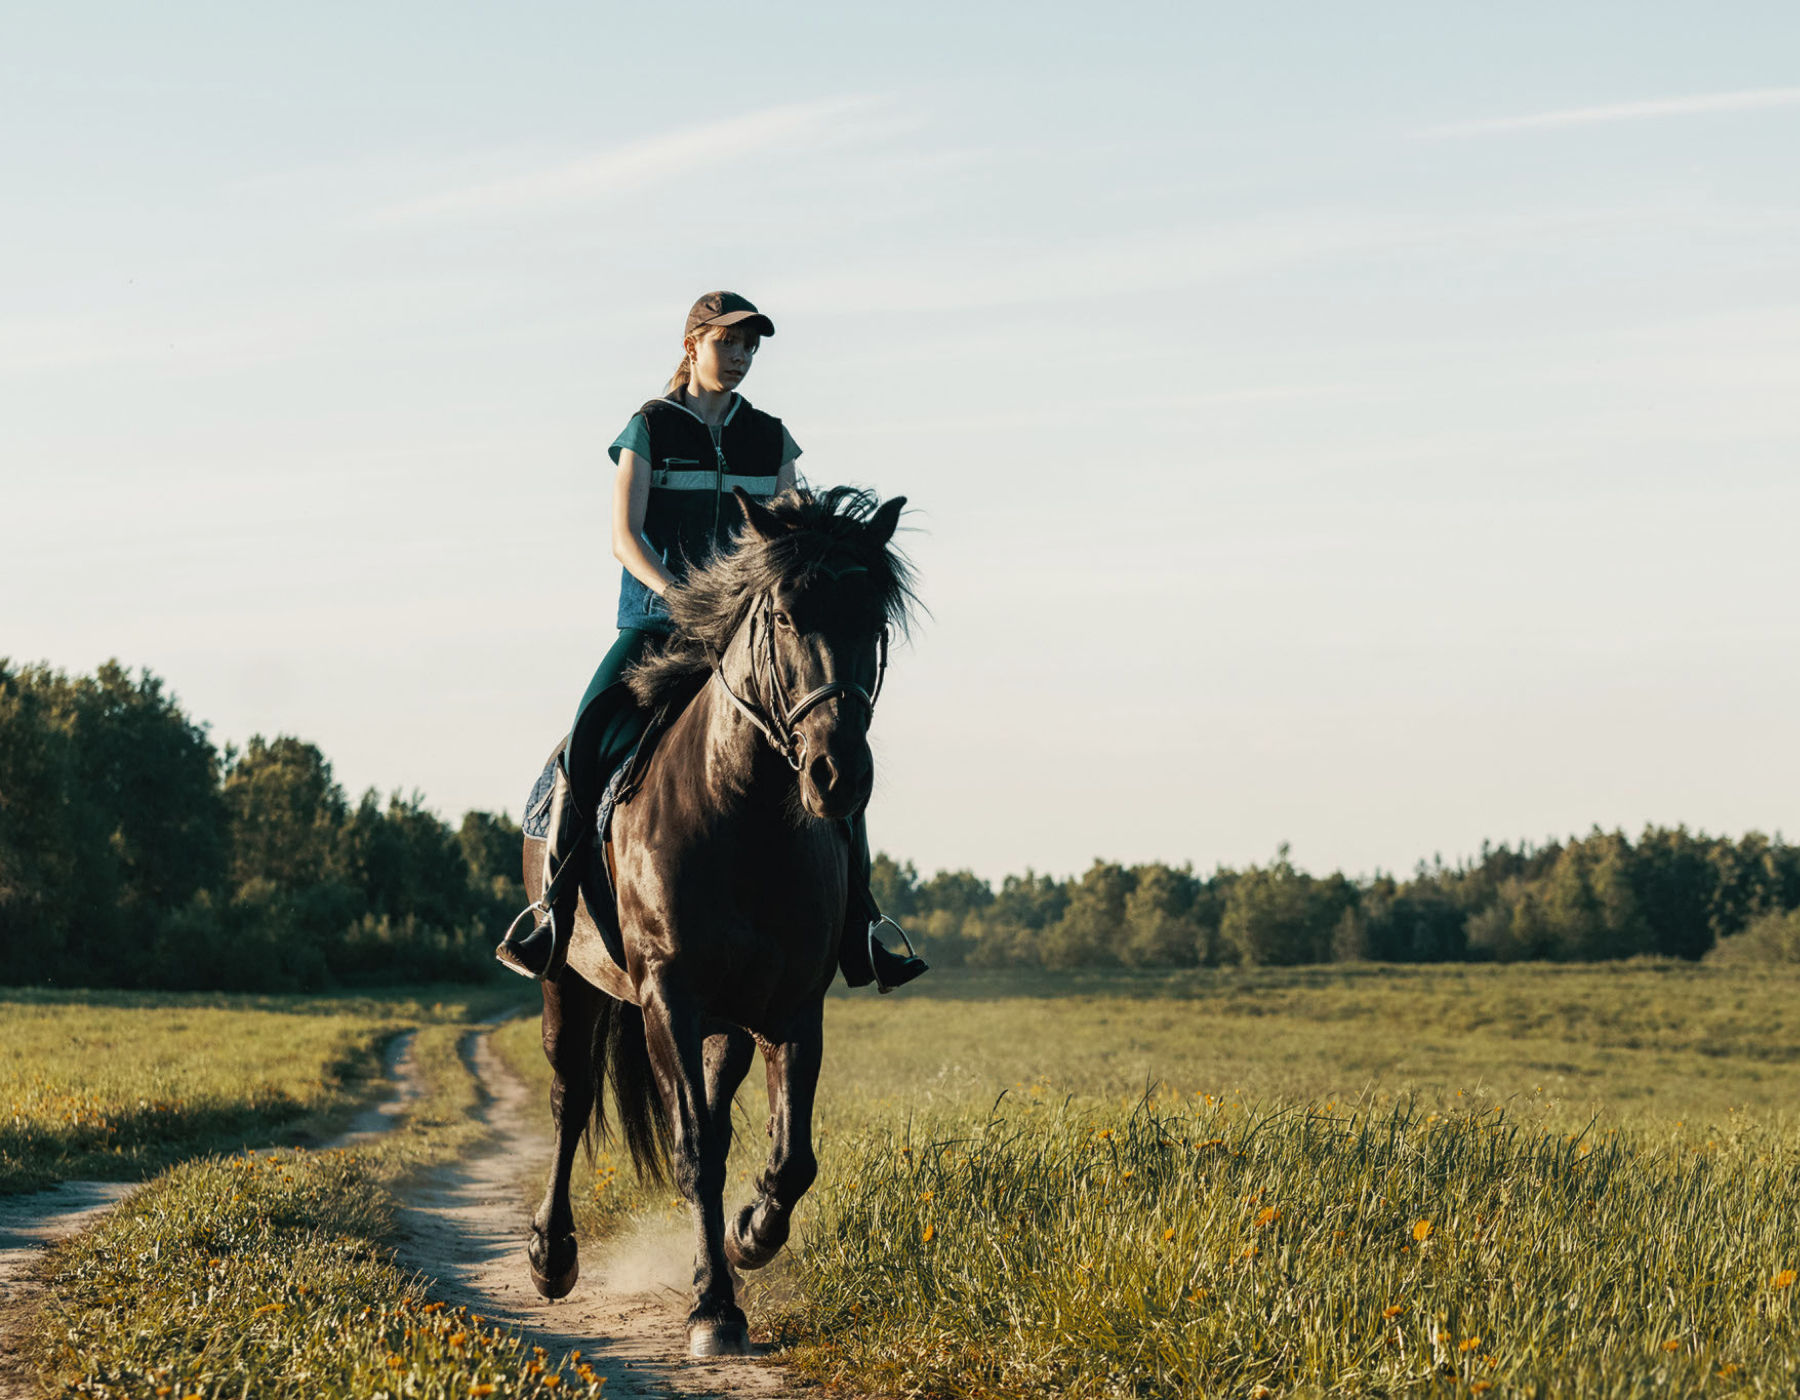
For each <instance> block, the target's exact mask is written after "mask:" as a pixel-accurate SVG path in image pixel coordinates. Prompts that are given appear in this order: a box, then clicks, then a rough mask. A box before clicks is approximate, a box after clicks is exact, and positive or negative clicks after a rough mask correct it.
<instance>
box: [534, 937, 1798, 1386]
mask: <svg viewBox="0 0 1800 1400" xmlns="http://www.w3.org/2000/svg"><path fill="white" fill-rule="evenodd" d="M1797 994H1800V979H1796V978H1794V977H1791V976H1786V977H1784V976H1771V975H1766V974H1764V975H1757V976H1743V975H1736V974H1730V973H1726V972H1720V971H1716V970H1714V969H1710V968H1692V967H1687V966H1682V965H1676V964H1667V963H1653V964H1636V965H1627V966H1606V967H1587V968H1582V967H1551V968H1533V967H1508V968H1444V969H1419V968H1408V969H1383V968H1352V969H1337V968H1332V969H1323V968H1308V969H1291V970H1280V971H1275V970H1271V971H1254V972H1233V971H1222V972H1202V973H1188V974H1174V975H1168V974H1157V975H1144V974H1130V973H1118V974H1111V975H1102V974H1095V973H1078V974H1073V975H1065V976H1061V977H1057V976H1051V975H1047V974H1037V975H1034V976H1031V977H1023V978H1021V977H1013V976H1006V975H993V974H985V975H964V976H950V977H942V976H940V974H936V973H934V974H933V976H932V977H931V978H928V979H926V981H925V982H924V983H920V984H917V985H916V987H914V988H909V989H908V992H907V993H906V994H904V995H903V996H900V997H895V998H884V999H881V1000H879V1001H878V1000H876V999H874V998H872V997H868V996H860V997H859V996H848V997H840V996H834V997H833V998H832V999H831V1000H830V1001H829V1002H828V1004H827V1016H826V1033H827V1042H826V1044H827V1051H826V1067H825V1075H824V1079H823V1082H822V1084H821V1093H820V1101H819V1109H818V1113H817V1115H816V1118H815V1126H816V1129H817V1134H818V1139H819V1155H820V1161H821V1167H822V1173H821V1177H820V1181H819V1184H818V1185H817V1186H816V1187H815V1188H814V1190H813V1192H812V1193H811V1194H810V1195H809V1196H808V1197H807V1199H806V1200H805V1202H803V1204H802V1206H801V1217H800V1218H801V1228H800V1230H799V1231H798V1233H797V1236H796V1246H795V1248H794V1249H793V1251H792V1253H791V1265H790V1269H789V1272H788V1275H787V1277H786V1278H785V1279H783V1280H782V1282H781V1284H780V1286H779V1288H777V1289H768V1290H764V1289H762V1288H761V1286H760V1285H759V1284H757V1283H756V1281H755V1276H752V1290H751V1292H750V1293H749V1294H748V1295H747V1299H746V1301H747V1304H748V1306H749V1308H750V1311H751V1317H752V1321H753V1323H760V1325H763V1326H765V1327H772V1328H773V1329H774V1330H775V1332H776V1334H777V1335H778V1337H779V1338H780V1340H781V1341H782V1342H783V1343H784V1344H785V1345H786V1346H787V1347H788V1348H789V1350H788V1353H787V1354H788V1356H789V1358H790V1359H791V1360H792V1361H794V1363H795V1364H797V1365H799V1366H801V1367H803V1368H805V1369H806V1370H807V1371H809V1372H811V1373H813V1374H815V1375H817V1376H819V1377H821V1378H829V1379H835V1380H840V1381H844V1382H847V1383H850V1384H853V1385H856V1386H862V1387H867V1388H869V1389H873V1390H880V1391H888V1392H896V1393H909V1394H910V1393H917V1394H932V1395H951V1396H957V1395H969V1396H990V1395H991V1396H999V1395H1009V1396H1026V1395H1041V1394H1062V1393H1066V1394H1070V1395H1075V1396H1088V1395H1092V1396H1100V1395H1106V1396H1112V1395H1121V1396H1127V1395H1128V1396H1138V1395H1143V1396H1163V1395H1169V1396H1174V1395H1183V1396H1185V1395H1243V1396H1253V1395H1256V1394H1257V1393H1258V1391H1259V1389H1262V1390H1264V1391H1265V1392H1266V1393H1268V1394H1282V1395H1287V1394H1330V1393H1337V1394H1346V1395H1363V1394H1412V1393H1419V1392H1420V1391H1422V1390H1423V1389H1426V1388H1429V1387H1433V1386H1436V1385H1439V1384H1445V1383H1448V1384H1453V1385H1457V1386H1462V1387H1464V1388H1465V1389H1469V1390H1474V1388H1476V1387H1481V1388H1484V1389H1491V1390H1493V1391H1494V1393H1496V1394H1499V1393H1524V1394H1533V1393H1542V1394H1546V1395H1568V1396H1582V1397H1588V1396H1594V1397H1602V1396H1604V1397H1611V1396H1615V1395H1671V1394H1696V1393H1703V1392H1706V1391H1709V1390H1718V1391H1720V1392H1721V1393H1727V1392H1730V1393H1735V1392H1739V1391H1742V1392H1743V1393H1779V1394H1791V1393H1792V1387H1793V1377H1794V1376H1795V1375H1796V1374H1797V1373H1800V1341H1797V1340H1796V1334H1795V1331H1794V1327H1793V1314H1792V1308H1793V1306H1794V1304H1793V1294H1794V1291H1795V1285H1794V1284H1793V1282H1792V1276H1791V1275H1788V1274H1787V1271H1788V1270H1790V1269H1796V1268H1800V1214H1797V1212H1800V1200H1797V1197H1800V1193H1797V1192H1796V1190H1795V1188H1794V1186H1793V1184H1792V1183H1793V1180H1794V1178H1795V1171H1796V1167H1800V1160H1797V1158H1800V1133H1797V1132H1796V1128H1795V1124H1794V1119H1793V1117H1792V1110H1793V1106H1794V1105H1795V1104H1796V1103H1800V1010H1797V1008H1800V995H1797ZM499 1046H500V1048H501V1050H502V1052H503V1053H504V1054H506V1055H507V1056H508V1058H509V1061H510V1062H511V1063H512V1064H513V1065H514V1066H515V1067H517V1068H519V1069H521V1070H522V1071H524V1072H526V1073H528V1074H532V1075H542V1074H543V1073H544V1072H545V1071H544V1069H543V1059H542V1054H541V1052H540V1051H539V1050H538V1048H537V1045H536V1027H535V1025H527V1024H523V1023H521V1024H517V1025H513V1026H509V1027H507V1028H506V1029H505V1030H504V1031H503V1032H501V1034H500V1037H499ZM762 1113H763V1109H762V1106H761V1094H760V1076H755V1075H753V1076H752V1078H751V1082H750V1087H749V1088H748V1089H747V1090H746V1097H745V1098H744V1099H741V1100H740V1102H739V1106H738V1110H737V1119H738V1124H739V1128H740V1132H739V1135H738V1143H737V1146H736V1149H735V1150H734V1154H733V1159H732V1186H731V1188H730V1190H731V1193H732V1195H733V1198H734V1199H740V1198H742V1197H743V1196H744V1195H745V1194H746V1193H747V1190H748V1182H749V1178H750V1176H751V1174H752V1173H753V1171H754V1170H755V1169H756V1168H757V1167H758V1166H759V1165H760V1157H761V1155H762V1153H763V1151H764V1150H765V1142H764V1140H763V1137H762V1134H761V1132H760V1126H761V1121H762ZM524 1165H525V1170H526V1171H527V1172H528V1173H529V1175H530V1177H531V1181H530V1183H529V1185H530V1186H535V1185H536V1184H537V1181H538V1180H539V1174H540V1173H541V1171H542V1169H543V1168H544V1167H546V1166H547V1165H548V1164H547V1162H530V1163H527V1164H524ZM527 1189H529V1186H528V1187H527ZM576 1191H577V1202H576V1204H577V1218H578V1224H579V1227H580V1228H581V1229H582V1230H583V1231H584V1232H585V1233H586V1237H587V1238H589V1239H591V1238H593V1236H594V1235H595V1234H597V1233H600V1232H603V1231H605V1230H608V1229H613V1228H617V1226H618V1225H619V1223H620V1222H621V1221H624V1220H627V1219H630V1218H631V1217H633V1216H639V1217H642V1216H646V1215H653V1214H656V1215H660V1214H663V1213H666V1212H668V1210H669V1209H670V1203H669V1201H668V1199H667V1197H668V1194H669V1193H668V1192H666V1191H661V1192H648V1191H643V1190H641V1189H640V1188H638V1187H637V1186H636V1185H635V1184H634V1183H633V1182H632V1181H631V1180H630V1179H629V1176H628V1175H627V1174H623V1173H621V1172H620V1171H619V1169H618V1163H617V1161H616V1160H615V1159H612V1158H609V1157H608V1156H607V1155H606V1154H605V1153H602V1154H601V1156H600V1158H599V1160H598V1166H597V1170H596V1171H594V1172H593V1173H592V1174H591V1175H589V1174H584V1171H583V1170H578V1173H577V1185H576ZM1247 1251H1248V1252H1247ZM1784 1276H1785V1277H1786V1278H1787V1279H1788V1281H1787V1282H1785V1283H1784V1282H1783V1278H1784Z"/></svg>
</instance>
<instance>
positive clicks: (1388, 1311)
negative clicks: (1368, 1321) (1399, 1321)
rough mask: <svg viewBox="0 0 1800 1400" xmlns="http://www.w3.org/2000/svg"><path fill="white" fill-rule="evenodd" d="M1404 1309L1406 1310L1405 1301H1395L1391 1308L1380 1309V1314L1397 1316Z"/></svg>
mask: <svg viewBox="0 0 1800 1400" xmlns="http://www.w3.org/2000/svg"><path fill="white" fill-rule="evenodd" d="M1405 1311H1406V1304H1405V1303H1395V1304H1394V1306H1393V1307H1391V1308H1383V1309H1382V1310H1381V1315H1382V1316H1383V1317H1399V1316H1400V1314H1401V1313H1403V1312H1405Z"/></svg>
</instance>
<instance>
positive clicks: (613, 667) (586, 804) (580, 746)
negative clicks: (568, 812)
mask: <svg viewBox="0 0 1800 1400" xmlns="http://www.w3.org/2000/svg"><path fill="white" fill-rule="evenodd" d="M656 640H657V637H656V634H655V633H653V632H640V631H637V630H635V629H632V628H626V629H625V630H623V631H621V632H620V633H619V639H618V641H616V642H614V643H613V644H612V650H611V651H609V652H607V653H606V657H605V659H604V660H602V661H601V663H600V666H599V669H598V670H596V671H595V672H594V678H593V680H591V681H589V682H588V688H587V692H586V693H585V694H584V695H583V696H582V697H581V704H580V705H579V706H577V707H576V710H575V723H574V725H573V726H572V727H571V728H570V730H569V745H568V748H567V749H566V750H565V752H564V762H565V763H566V764H567V766H568V770H569V787H570V789H571V790H572V791H573V792H574V794H575V803H576V805H577V807H579V808H580V810H581V811H583V812H588V813H591V812H592V811H593V810H594V804H595V803H596V802H598V801H599V800H600V794H601V792H602V791H603V790H604V789H605V787H606V780H607V779H608V778H610V777H611V776H612V774H613V770H614V769H615V768H617V767H618V766H619V765H620V764H621V763H623V762H624V761H625V760H626V759H627V758H628V757H629V756H630V754H631V751H632V749H633V748H634V747H635V746H636V745H637V741H638V740H639V739H640V738H642V737H643V733H644V729H645V727H646V726H647V725H648V724H649V723H650V716H649V715H647V714H645V713H644V710H643V707H642V706H640V705H639V704H638V702H637V697H636V696H635V695H633V694H632V693H631V687H630V686H628V685H626V684H625V673H626V672H627V671H629V670H630V669H631V667H632V665H633V664H634V663H635V662H637V660H638V659H639V658H640V657H642V656H643V654H644V653H645V652H646V651H648V650H649V649H650V647H651V645H652V644H653V643H654V642H655V641H656Z"/></svg>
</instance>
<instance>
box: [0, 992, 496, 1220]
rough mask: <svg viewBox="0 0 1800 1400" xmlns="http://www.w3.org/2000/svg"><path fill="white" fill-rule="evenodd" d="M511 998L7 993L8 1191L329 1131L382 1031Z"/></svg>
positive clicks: (2, 1131) (341, 1118) (370, 1068)
mask: <svg viewBox="0 0 1800 1400" xmlns="http://www.w3.org/2000/svg"><path fill="white" fill-rule="evenodd" d="M516 1000H517V993H510V996H509V995H508V994H507V993H502V994H499V995H496V994H493V993H487V992H481V993H477V994H475V995H474V996H473V997H472V996H471V989H469V988H467V987H443V988H422V989H419V990H418V991H416V992H414V991H408V992H406V993H403V994H401V995H397V996H386V997H383V996H347V997H297V996H290V997H256V996H231V995H205V994H183V993H132V992H60V991H58V992H47V991H34V990H0V1105H4V1106H5V1110H6V1111H5V1113H4V1115H3V1116H0V1193H3V1192H10V1191H24V1190H31V1189H33V1188H36V1187H41V1186H47V1185H50V1184H51V1183H53V1182H56V1181H62V1180H67V1179H71V1178H83V1177H85V1178H102V1179H135V1178H137V1177H142V1176H146V1175H148V1174H149V1173H150V1172H152V1171H155V1170H157V1169H158V1168H161V1167H163V1166H166V1165H168V1164H169V1163H171V1162H174V1161H177V1160H180V1159H181V1158H183V1157H188V1156H192V1155H193V1154H194V1153H196V1152H205V1151H222V1150H230V1149H233V1148H238V1147H243V1146H245V1145H258V1144H269V1143H274V1142H279V1141H284V1140H285V1141H300V1140H305V1139H306V1138H309V1137H311V1138H325V1137H329V1136H331V1135H333V1134H334V1133H336V1132H338V1131H340V1130H341V1129H342V1127H343V1125H344V1123H345V1121H346V1120H347V1119H348V1117H349V1115H350V1113H351V1112H352V1111H353V1110H354V1109H355V1107H356V1106H357V1105H358V1103H359V1102H360V1101H361V1100H362V1099H363V1098H364V1097H365V1096H366V1095H367V1094H368V1092H369V1089H370V1081H371V1079H372V1078H373V1077H374V1076H376V1075H378V1074H379V1072H380V1058H381V1057H380V1049H381V1045H382V1043H383V1042H384V1041H386V1040H387V1039H389V1038H390V1037H391V1036H393V1035H395V1034H396V1033H397V1032H399V1031H400V1030H402V1029H404V1028H406V1027H409V1026H420V1025H427V1024H433V1023H449V1022H458V1021H463V1020H466V1019H468V1017H469V1016H470V1015H471V1014H481V1013H482V1012H483V1011H484V1010H485V1009H487V1008H488V1007H489V1006H490V1005H499V1004H501V1002H502V1001H516Z"/></svg>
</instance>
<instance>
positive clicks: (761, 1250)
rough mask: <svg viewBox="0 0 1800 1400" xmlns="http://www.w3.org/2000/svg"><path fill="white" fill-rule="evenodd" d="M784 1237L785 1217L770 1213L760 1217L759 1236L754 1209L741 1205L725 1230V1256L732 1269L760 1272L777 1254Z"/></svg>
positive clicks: (785, 1240)
mask: <svg viewBox="0 0 1800 1400" xmlns="http://www.w3.org/2000/svg"><path fill="white" fill-rule="evenodd" d="M787 1234H788V1232H787V1217H786V1216H785V1215H776V1214H773V1213H770V1214H767V1215H765V1216H764V1219H763V1230H762V1235H761V1237H759V1236H758V1234H757V1230H756V1207H755V1206H754V1205H748V1206H745V1207H744V1208H743V1209H742V1210H740V1211H739V1212H738V1213H737V1214H736V1215H735V1216H733V1217H732V1220H731V1223H730V1224H729V1225H727V1226H726V1227H725V1257H726V1259H728V1260H730V1261H731V1264H732V1266H733V1267H734V1268H739V1269H760V1268H762V1267H763V1266H764V1265H765V1264H767V1263H769V1262H770V1261H771V1260H772V1259H774V1257H775V1256H776V1255H777V1254H779V1253H781V1247H782V1245H784V1244H786V1243H787Z"/></svg>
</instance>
